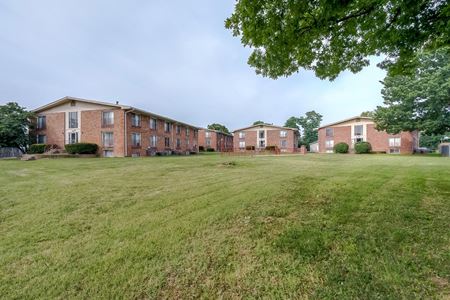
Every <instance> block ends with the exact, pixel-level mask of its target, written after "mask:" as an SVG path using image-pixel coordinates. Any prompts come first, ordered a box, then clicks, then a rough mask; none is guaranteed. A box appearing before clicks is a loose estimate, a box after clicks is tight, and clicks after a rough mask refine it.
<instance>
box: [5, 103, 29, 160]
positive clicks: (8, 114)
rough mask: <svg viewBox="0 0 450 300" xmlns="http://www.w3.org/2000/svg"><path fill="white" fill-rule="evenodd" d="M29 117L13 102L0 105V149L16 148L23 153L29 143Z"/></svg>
mask: <svg viewBox="0 0 450 300" xmlns="http://www.w3.org/2000/svg"><path fill="white" fill-rule="evenodd" d="M31 117H32V114H31V113H30V112H28V111H26V110H25V108H23V107H20V106H19V105H18V104H17V103H15V102H9V103H6V104H5V105H0V147H16V148H19V149H20V150H21V151H22V152H25V151H26V149H27V148H28V145H29V143H30V138H29V128H30V127H31V122H30V118H31Z"/></svg>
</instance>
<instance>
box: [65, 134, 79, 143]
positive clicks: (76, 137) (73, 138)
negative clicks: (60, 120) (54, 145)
mask: <svg viewBox="0 0 450 300" xmlns="http://www.w3.org/2000/svg"><path fill="white" fill-rule="evenodd" d="M79 138H80V137H79V134H78V131H73V132H69V133H68V138H67V140H68V144H76V143H78V142H79Z"/></svg>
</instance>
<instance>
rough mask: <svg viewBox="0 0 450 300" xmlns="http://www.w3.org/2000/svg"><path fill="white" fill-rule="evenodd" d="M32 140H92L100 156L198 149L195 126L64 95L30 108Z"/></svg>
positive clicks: (44, 141)
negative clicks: (33, 115)
mask: <svg viewBox="0 0 450 300" xmlns="http://www.w3.org/2000/svg"><path fill="white" fill-rule="evenodd" d="M33 112H34V113H35V114H36V116H37V120H36V142H37V143H43V144H53V145H56V146H58V147H59V148H61V149H64V145H65V144H72V143H77V142H85V143H95V144H97V145H98V146H99V154H100V155H101V156H104V157H123V156H146V155H155V154H156V153H169V152H170V153H172V152H176V153H183V154H187V153H190V152H197V151H198V128H197V127H195V126H192V125H189V124H186V123H183V122H179V121H176V120H173V119H170V118H167V117H163V116H160V115H157V114H154V113H151V112H147V111H144V110H141V109H137V108H134V107H131V106H125V105H120V104H118V103H116V104H112V103H106V102H100V101H94V100H86V99H80V98H74V97H64V98H62V99H59V100H57V101H55V102H52V103H49V104H47V105H44V106H42V107H40V108H37V109H35V110H33Z"/></svg>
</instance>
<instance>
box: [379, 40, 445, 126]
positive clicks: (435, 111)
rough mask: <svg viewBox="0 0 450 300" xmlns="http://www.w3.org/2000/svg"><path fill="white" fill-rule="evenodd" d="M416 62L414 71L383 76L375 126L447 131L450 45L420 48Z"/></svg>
mask: <svg viewBox="0 0 450 300" xmlns="http://www.w3.org/2000/svg"><path fill="white" fill-rule="evenodd" d="M415 62H416V64H417V69H416V70H415V72H414V74H412V75H409V76H405V75H397V76H390V75H388V76H387V77H386V78H385V79H384V81H383V86H384V87H383V90H382V94H383V98H384V106H379V107H378V108H377V109H376V111H375V116H374V117H375V122H376V123H377V128H378V129H380V130H386V131H388V132H390V133H398V132H400V131H413V130H420V131H421V132H423V133H425V134H427V135H440V134H445V133H446V132H448V131H450V47H446V48H441V49H439V50H437V51H431V52H428V51H427V52H422V53H420V54H418V55H417V57H416V58H415Z"/></svg>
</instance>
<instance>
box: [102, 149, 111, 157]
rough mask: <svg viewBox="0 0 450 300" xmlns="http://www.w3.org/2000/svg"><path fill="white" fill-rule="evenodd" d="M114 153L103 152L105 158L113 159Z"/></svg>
mask: <svg viewBox="0 0 450 300" xmlns="http://www.w3.org/2000/svg"><path fill="white" fill-rule="evenodd" d="M113 156H114V152H113V151H112V150H103V157H113Z"/></svg>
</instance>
